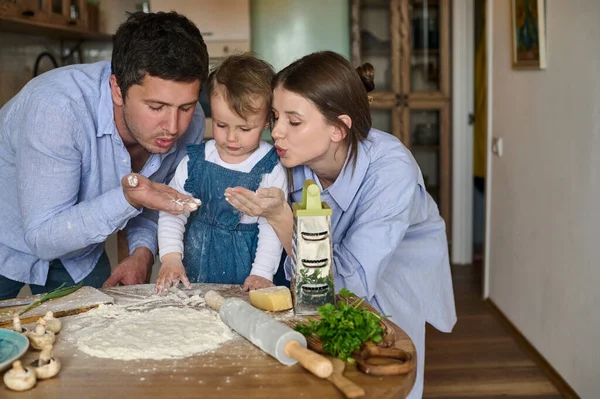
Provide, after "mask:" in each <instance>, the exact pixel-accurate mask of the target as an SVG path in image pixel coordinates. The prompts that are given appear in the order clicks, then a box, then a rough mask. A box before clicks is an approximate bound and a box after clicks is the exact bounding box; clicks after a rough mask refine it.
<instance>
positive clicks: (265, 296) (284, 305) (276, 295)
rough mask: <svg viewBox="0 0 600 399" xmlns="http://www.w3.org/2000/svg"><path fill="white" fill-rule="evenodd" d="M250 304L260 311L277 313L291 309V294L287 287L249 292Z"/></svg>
mask: <svg viewBox="0 0 600 399" xmlns="http://www.w3.org/2000/svg"><path fill="white" fill-rule="evenodd" d="M250 303H251V304H252V306H254V307H257V308H259V309H262V310H268V311H271V312H278V311H280V310H288V309H291V308H292V294H291V293H290V290H289V289H288V287H284V286H277V287H268V288H261V289H259V290H254V291H250Z"/></svg>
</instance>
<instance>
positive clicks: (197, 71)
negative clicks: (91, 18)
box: [111, 12, 208, 99]
mask: <svg viewBox="0 0 600 399" xmlns="http://www.w3.org/2000/svg"><path fill="white" fill-rule="evenodd" d="M111 67H112V73H113V74H114V75H115V77H116V78H117V83H118V84H119V87H120V89H121V94H122V96H123V99H125V97H126V95H127V90H129V88H130V87H131V86H132V85H135V84H140V83H141V82H142V80H143V79H144V76H146V74H148V75H150V76H154V77H157V78H160V79H164V80H172V81H175V82H190V83H191V82H194V81H196V80H199V81H200V85H201V87H203V86H204V84H205V83H206V80H207V77H208V53H207V51H206V44H205V43H204V39H203V38H202V35H201V34H200V31H199V30H198V28H197V27H196V25H194V23H193V22H191V21H190V20H189V19H187V18H186V17H185V16H183V15H181V14H178V13H176V12H168V13H165V12H157V13H144V12H135V13H133V14H131V15H130V16H129V18H127V21H125V22H124V23H123V24H122V25H121V26H119V29H118V30H117V33H116V34H115V36H114V37H113V52H112V62H111ZM198 94H200V93H198Z"/></svg>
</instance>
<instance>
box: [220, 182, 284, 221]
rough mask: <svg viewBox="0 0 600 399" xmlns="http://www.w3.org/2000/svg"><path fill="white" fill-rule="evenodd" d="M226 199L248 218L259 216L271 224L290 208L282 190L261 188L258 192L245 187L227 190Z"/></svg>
mask: <svg viewBox="0 0 600 399" xmlns="http://www.w3.org/2000/svg"><path fill="white" fill-rule="evenodd" d="M225 199H226V200H227V201H228V202H229V203H230V204H231V206H233V207H234V208H235V209H237V210H238V211H240V212H242V213H243V214H244V215H247V216H259V217H263V218H265V219H267V220H268V221H269V223H270V222H271V221H272V220H274V219H277V217H279V216H280V215H281V214H282V213H283V212H284V211H285V207H287V206H288V204H287V201H286V200H285V194H284V193H283V191H282V190H281V189H280V188H276V187H271V188H261V189H258V190H257V191H256V192H254V191H251V190H248V189H247V188H244V187H234V188H228V189H227V190H225Z"/></svg>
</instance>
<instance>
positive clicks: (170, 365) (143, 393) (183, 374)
mask: <svg viewBox="0 0 600 399" xmlns="http://www.w3.org/2000/svg"><path fill="white" fill-rule="evenodd" d="M193 289H194V290H195V291H196V292H207V291H208V290H209V289H215V290H216V291H219V292H220V293H221V294H222V295H223V296H225V297H231V296H236V297H240V298H243V299H245V300H247V299H248V294H247V293H245V292H243V291H241V289H240V287H239V286H231V285H213V284H193ZM152 290H153V285H150V284H147V285H138V286H128V287H115V288H110V289H104V290H102V291H103V292H104V293H106V294H108V295H110V296H112V297H113V298H114V299H115V304H117V305H119V304H124V303H127V304H132V303H135V302H136V301H140V302H142V301H144V300H146V302H147V298H148V297H149V296H151V295H152V293H153V292H152ZM78 317H80V316H67V317H64V318H62V320H63V330H62V331H61V332H60V333H59V334H58V336H57V342H56V344H55V347H54V353H55V357H57V358H59V359H60V361H61V362H62V370H61V372H60V374H59V375H58V377H56V378H54V379H51V380H43V381H38V385H37V386H36V387H35V388H34V389H32V390H30V391H27V392H13V391H10V390H8V388H6V387H5V386H2V388H0V397H2V398H5V399H13V398H18V399H24V398H40V397H43V396H42V395H44V396H45V397H47V398H101V399H108V398H111V399H113V398H144V399H148V398H171V397H172V398H203V399H205V398H228V399H229V398H245V399H246V398H313V397H318V398H343V397H344V396H343V395H342V393H341V392H340V391H338V390H337V388H336V387H335V386H334V385H333V384H332V383H330V382H329V381H327V380H322V379H319V378H317V377H315V376H314V375H312V374H310V373H309V372H308V371H306V370H305V369H304V368H302V367H301V366H300V365H298V364H296V365H294V366H284V365H282V364H281V363H279V362H278V361H277V360H275V359H274V358H272V357H270V356H269V355H267V354H266V353H264V352H262V351H261V350H260V349H259V348H257V347H255V346H254V345H252V344H251V343H250V342H249V341H246V340H245V339H243V338H242V337H241V336H238V337H237V338H235V339H233V340H231V341H228V342H227V343H225V344H224V345H223V346H222V347H221V348H219V349H218V350H216V351H214V352H210V353H204V354H198V355H195V356H191V357H187V358H182V359H168V360H131V361H123V360H114V359H103V358H96V357H92V356H88V355H87V354H85V353H83V352H81V351H79V350H78V349H77V348H76V345H75V344H74V343H73V342H69V340H68V339H67V338H66V334H68V333H69V328H68V326H69V324H70V323H75V321H76V320H77V318H78ZM275 318H277V319H279V320H280V321H284V322H285V321H288V322H289V321H290V320H295V319H300V318H299V317H297V316H293V314H292V312H291V311H290V312H284V313H282V314H277V315H275ZM395 328H396V344H395V346H396V347H399V348H401V349H403V350H405V351H407V352H408V353H410V354H411V355H413V356H416V354H415V348H414V345H413V343H412V341H411V340H410V338H409V337H408V336H407V335H406V334H405V333H404V331H402V330H401V329H400V328H398V327H397V326H396V327H395ZM61 334H62V335H61ZM170 339H173V340H176V339H177V337H170ZM38 356H39V352H38V351H34V350H32V349H29V350H28V352H27V354H26V355H25V356H24V357H23V358H22V359H21V360H22V361H23V364H29V363H31V362H32V361H33V360H34V359H36V358H37V357H38ZM344 375H345V376H346V377H347V378H349V379H350V380H352V381H353V382H355V383H356V384H358V385H360V386H361V387H362V388H364V390H365V391H366V395H365V398H382V399H383V398H404V397H405V396H406V395H407V394H408V392H409V391H410V389H411V388H412V385H413V383H414V380H415V371H414V370H413V371H412V372H411V373H409V374H408V375H406V376H386V377H375V376H369V375H366V374H363V373H361V372H360V371H358V370H357V369H356V367H355V366H354V365H349V366H347V368H346V370H345V372H344Z"/></svg>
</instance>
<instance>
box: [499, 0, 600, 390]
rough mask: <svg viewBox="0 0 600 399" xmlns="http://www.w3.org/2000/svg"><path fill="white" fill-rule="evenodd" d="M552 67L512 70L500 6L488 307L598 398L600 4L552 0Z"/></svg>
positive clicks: (504, 7) (505, 9)
mask: <svg viewBox="0 0 600 399" xmlns="http://www.w3.org/2000/svg"><path fill="white" fill-rule="evenodd" d="M546 3H547V31H548V40H547V42H548V53H549V60H548V68H547V70H545V71H516V70H513V69H511V31H510V1H497V0H493V1H489V2H488V4H489V5H490V6H492V7H493V10H492V13H493V27H494V29H493V38H492V41H493V65H492V66H493V68H492V83H493V94H492V101H493V115H492V118H493V121H492V134H493V135H494V136H500V137H502V138H503V139H504V156H503V157H502V158H497V157H494V158H493V160H492V179H491V185H492V186H491V188H492V200H491V208H490V210H491V220H490V241H491V244H490V252H489V261H490V264H489V266H490V273H489V282H490V286H489V289H490V297H491V299H492V300H493V301H494V302H495V303H496V304H497V305H498V307H499V308H500V309H501V310H502V311H503V312H504V313H505V314H506V315H507V316H508V318H509V319H510V320H511V321H512V322H513V323H514V324H515V325H516V327H517V328H518V329H519V330H520V331H521V332H522V333H523V334H524V335H525V336H526V337H527V339H528V340H529V341H530V342H532V343H533V345H534V346H535V347H536V348H537V349H538V350H539V351H540V352H541V353H542V355H543V356H544V357H545V358H546V359H547V360H548V361H549V362H550V363H551V364H552V365H553V367H554V368H555V369H556V370H557V371H558V372H559V373H560V374H561V375H562V376H563V377H564V378H565V380H566V381H567V382H568V383H569V384H570V385H571V386H572V387H573V388H574V389H575V390H576V391H577V392H578V393H579V395H580V396H581V397H582V398H596V397H598V392H599V391H600V378H598V376H600V344H599V343H598V339H599V338H600V288H599V284H600V242H599V241H600V210H599V209H598V208H599V207H600V204H599V198H600V79H598V73H599V71H600V48H599V47H598V44H597V38H598V37H600V23H599V21H600V1H598V0H571V1H548V2H546Z"/></svg>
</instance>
